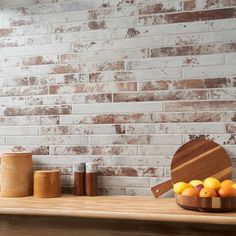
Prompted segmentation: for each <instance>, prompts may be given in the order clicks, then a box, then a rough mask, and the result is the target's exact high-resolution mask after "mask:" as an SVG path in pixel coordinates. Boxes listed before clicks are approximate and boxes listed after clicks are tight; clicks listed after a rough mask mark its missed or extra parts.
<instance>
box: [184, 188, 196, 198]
mask: <svg viewBox="0 0 236 236" xmlns="http://www.w3.org/2000/svg"><path fill="white" fill-rule="evenodd" d="M182 195H184V196H189V197H198V191H197V190H196V189H195V188H193V187H188V188H186V189H185V190H184V191H183V192H182Z"/></svg>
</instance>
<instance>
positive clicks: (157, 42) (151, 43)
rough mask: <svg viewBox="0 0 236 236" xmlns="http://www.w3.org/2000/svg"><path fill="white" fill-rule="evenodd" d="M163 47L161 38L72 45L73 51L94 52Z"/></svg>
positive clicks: (76, 43)
mask: <svg viewBox="0 0 236 236" xmlns="http://www.w3.org/2000/svg"><path fill="white" fill-rule="evenodd" d="M161 45H163V38H162V37H159V36H155V37H145V38H127V39H119V40H109V41H95V42H87V43H83V42H75V43H72V51H73V52H79V51H86V52H87V51H94V50H100V49H101V48H102V49H103V50H109V49H124V48H139V47H141V48H147V47H158V46H161Z"/></svg>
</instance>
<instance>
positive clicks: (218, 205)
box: [175, 194, 236, 212]
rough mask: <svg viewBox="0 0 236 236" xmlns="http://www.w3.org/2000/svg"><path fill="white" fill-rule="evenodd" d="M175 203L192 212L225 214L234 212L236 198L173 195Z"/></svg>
mask: <svg viewBox="0 0 236 236" xmlns="http://www.w3.org/2000/svg"><path fill="white" fill-rule="evenodd" d="M175 200H176V203H177V204H178V205H179V206H181V207H182V208H184V209H187V210H192V211H208V212H227V211H235V210H236V197H226V198H220V197H212V198H211V197H209V198H203V197H190V196H184V195H182V194H175Z"/></svg>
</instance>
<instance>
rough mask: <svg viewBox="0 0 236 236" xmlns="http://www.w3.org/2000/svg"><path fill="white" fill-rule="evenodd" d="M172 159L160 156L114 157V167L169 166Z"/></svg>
mask: <svg viewBox="0 0 236 236" xmlns="http://www.w3.org/2000/svg"><path fill="white" fill-rule="evenodd" d="M170 164H171V160H170V157H167V156H159V155H158V153H157V155H155V156H140V155H139V156H113V157H112V165H114V166H169V165H170Z"/></svg>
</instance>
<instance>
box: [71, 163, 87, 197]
mask: <svg viewBox="0 0 236 236" xmlns="http://www.w3.org/2000/svg"><path fill="white" fill-rule="evenodd" d="M73 171H74V195H76V196H83V195H85V163H79V164H75V165H74V166H73Z"/></svg>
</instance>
